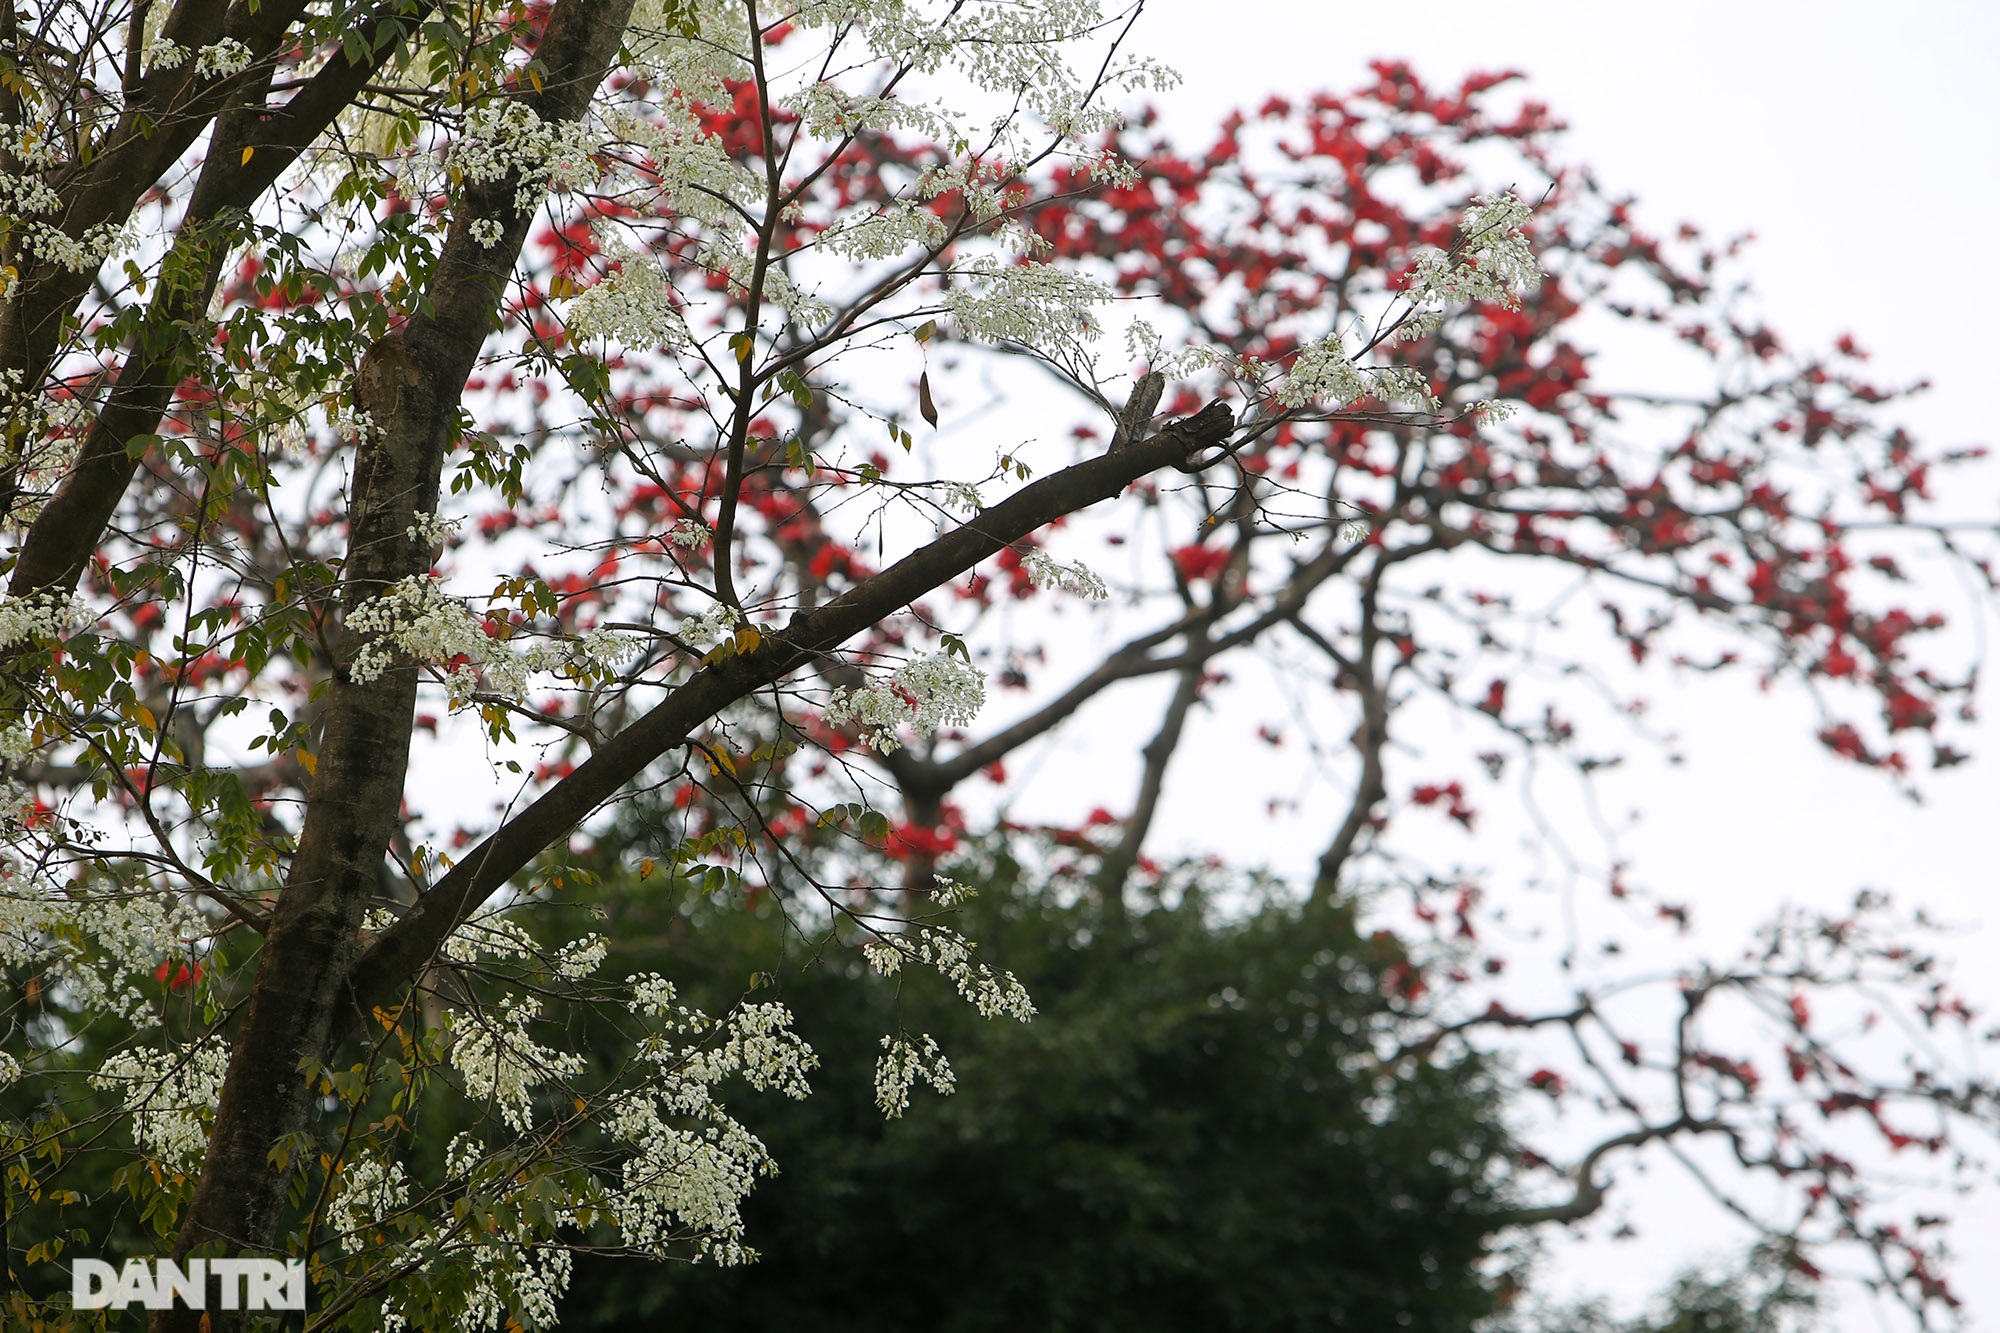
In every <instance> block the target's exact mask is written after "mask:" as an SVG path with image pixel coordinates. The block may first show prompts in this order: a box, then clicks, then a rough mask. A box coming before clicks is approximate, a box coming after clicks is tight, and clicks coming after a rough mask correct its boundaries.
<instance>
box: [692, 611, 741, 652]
mask: <svg viewBox="0 0 2000 1333" xmlns="http://www.w3.org/2000/svg"><path fill="white" fill-rule="evenodd" d="M742 623H743V617H742V615H741V614H740V613H739V612H738V611H737V610H736V608H735V607H733V606H716V607H711V608H710V609H709V610H707V611H703V612H702V613H701V614H699V615H693V616H689V617H688V618H687V619H685V620H683V621H681V628H680V637H681V638H682V639H683V640H684V641H686V643H687V644H688V646H689V647H691V648H709V647H712V646H714V645H715V644H716V643H717V642H718V641H719V640H721V639H722V638H723V637H724V636H725V635H728V634H733V633H735V632H736V627H737V626H738V625H741V624H742Z"/></svg>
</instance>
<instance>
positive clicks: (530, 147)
mask: <svg viewBox="0 0 2000 1333" xmlns="http://www.w3.org/2000/svg"><path fill="white" fill-rule="evenodd" d="M598 147H599V144H598V141H597V139H596V136H595V135H594V134H593V133H592V131H591V130H590V129H589V127H587V126H585V125H583V124H581V123H579V122H576V121H558V122H551V121H545V120H543V119H542V118H541V117H540V116H537V115H536V114H535V111H534V108H532V107H530V106H529V105H528V104H527V103H526V102H523V101H519V100H516V99H513V98H508V99H503V100H496V101H490V102H485V103H482V104H481V105H479V106H476V107H474V108H473V109H472V111H471V112H470V113H469V114H468V115H467V116H466V118H465V128H464V131H463V133H462V134H461V135H460V136H459V138H458V140H457V142H455V143H454V144H453V145H452V149H451V157H450V163H451V168H452V170H453V171H454V172H456V173H457V174H458V175H459V176H460V177H461V178H462V179H465V180H468V181H473V182H477V183H491V182H494V181H501V180H506V179H507V178H508V177H510V176H511V177H512V178H513V179H514V181H515V183H516V186H517V189H516V191H515V194H514V206H515V209H516V211H518V212H521V213H527V212H531V211H533V209H534V208H535V206H536V205H537V204H539V203H540V202H541V200H542V198H543V197H544V196H545V195H547V194H549V193H550V192H555V193H563V192H566V191H569V190H579V189H583V188H585V187H586V186H590V185H594V184H596V183H597V182H598V180H600V179H601V178H602V176H603V174H604V173H603V171H602V169H601V168H600V167H599V166H598V165H597V163H596V161H595V160H594V154H595V153H596V152H597V150H598Z"/></svg>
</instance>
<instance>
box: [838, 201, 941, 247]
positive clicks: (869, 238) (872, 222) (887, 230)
mask: <svg viewBox="0 0 2000 1333" xmlns="http://www.w3.org/2000/svg"><path fill="white" fill-rule="evenodd" d="M946 230H947V229H946V227H945V221H944V219H943V218H941V217H939V216H938V215H937V213H936V211H935V210H933V209H932V208H931V207H929V205H928V204H927V203H925V202H924V201H922V200H918V199H898V200H894V201H892V202H891V203H889V204H888V205H887V206H886V207H884V208H882V209H880V210H878V211H877V212H874V213H867V214H860V215H854V216H849V217H845V218H842V219H841V220H840V221H839V222H837V223H835V224H834V225H833V226H832V227H831V228H829V229H828V230H827V231H826V232H825V233H823V234H822V235H821V236H820V237H819V238H818V240H817V242H816V244H817V248H819V249H822V250H825V251H826V252H827V253H828V254H835V255H840V256H842V257H843V258H847V259H853V260H858V261H860V262H863V263H866V262H869V261H873V260H880V259H893V258H895V257H896V256H898V255H902V254H906V253H908V252H909V251H910V250H912V249H925V250H931V249H935V248H937V247H938V246H939V245H941V244H943V242H944V238H945V235H946Z"/></svg>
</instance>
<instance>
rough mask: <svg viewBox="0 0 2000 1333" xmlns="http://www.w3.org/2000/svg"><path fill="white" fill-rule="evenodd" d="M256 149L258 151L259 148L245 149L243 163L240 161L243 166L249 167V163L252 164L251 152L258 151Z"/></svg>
mask: <svg viewBox="0 0 2000 1333" xmlns="http://www.w3.org/2000/svg"><path fill="white" fill-rule="evenodd" d="M256 151H257V150H256V149H255V148H246V149H244V150H243V161H242V162H241V163H240V164H239V165H241V166H246V167H247V166H249V165H250V154H252V153H254V152H256Z"/></svg>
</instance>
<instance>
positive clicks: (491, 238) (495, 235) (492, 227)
mask: <svg viewBox="0 0 2000 1333" xmlns="http://www.w3.org/2000/svg"><path fill="white" fill-rule="evenodd" d="M466 231H467V232H468V233H470V234H471V236H472V239H473V240H475V241H478V242H479V245H480V248H481V249H484V250H491V249H492V248H493V247H494V246H496V245H498V244H500V238H501V237H502V236H505V235H506V234H507V229H506V228H505V227H503V226H501V225H500V224H499V223H498V222H495V221H494V220H493V219H492V218H475V219H473V222H472V225H471V226H469V227H467V228H466Z"/></svg>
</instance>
